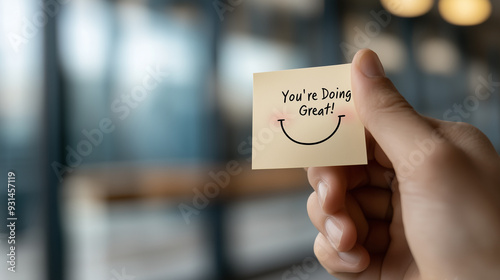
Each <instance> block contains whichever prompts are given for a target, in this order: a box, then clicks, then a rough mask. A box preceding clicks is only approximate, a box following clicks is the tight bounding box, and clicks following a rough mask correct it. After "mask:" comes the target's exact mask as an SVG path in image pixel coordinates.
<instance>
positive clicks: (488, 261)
mask: <svg viewBox="0 0 500 280" xmlns="http://www.w3.org/2000/svg"><path fill="white" fill-rule="evenodd" d="M352 90H353V98H354V102H355V104H356V109H357V111H358V113H359V115H360V118H361V121H362V122H363V124H364V126H365V128H366V135H367V136H366V141H367V148H368V159H369V163H368V165H364V166H335V167H311V168H308V170H307V175H308V178H309V182H310V184H311V186H312V187H313V188H314V190H315V191H314V192H313V193H312V194H311V196H310V197H309V200H308V202H307V209H308V213H309V217H310V219H311V221H312V223H313V224H314V226H315V227H316V228H317V229H318V230H319V234H318V236H317V238H316V241H315V244H314V251H315V254H316V256H317V258H318V260H319V261H320V263H321V264H322V265H323V267H324V268H325V269H326V270H327V271H328V272H330V274H332V275H334V276H335V277H337V278H338V279H370V280H372V279H389V280H398V279H439V280H443V279H447V280H465V279H500V157H499V155H498V154H497V153H496V151H495V149H494V147H493V145H492V144H491V142H490V141H489V140H488V138H487V137H486V136H485V135H484V134H482V133H481V132H480V131H479V130H478V129H477V128H475V127H473V126H471V125H469V124H465V123H453V122H445V121H440V120H436V119H431V118H427V117H424V116H421V115H419V114H418V113H417V112H416V111H415V110H414V109H413V108H412V107H411V106H410V105H409V104H408V102H406V100H405V99H404V98H403V97H402V96H401V95H400V94H399V93H398V91H397V90H396V88H395V87H394V86H393V84H392V82H391V81H390V80H389V79H387V78H386V77H385V74H384V70H383V67H382V64H381V63H380V61H379V59H378V57H377V55H376V54H375V53H374V52H372V51H370V50H366V49H365V50H361V51H359V52H358V53H357V54H356V56H355V57H354V59H353V64H352Z"/></svg>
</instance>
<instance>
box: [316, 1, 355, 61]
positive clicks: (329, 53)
mask: <svg viewBox="0 0 500 280" xmlns="http://www.w3.org/2000/svg"><path fill="white" fill-rule="evenodd" d="M324 9H325V10H324V15H323V46H322V48H323V50H322V54H323V55H322V60H323V61H322V62H321V63H320V64H323V65H332V64H339V63H341V62H342V61H343V57H342V53H341V51H340V43H341V41H342V33H341V31H340V26H341V20H342V19H341V17H342V16H341V15H342V12H341V9H342V5H341V3H340V1H339V0H325V2H324ZM349 62H350V61H349Z"/></svg>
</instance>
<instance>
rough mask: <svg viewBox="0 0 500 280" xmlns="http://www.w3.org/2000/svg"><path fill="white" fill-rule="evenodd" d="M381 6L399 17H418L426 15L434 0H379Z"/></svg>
mask: <svg viewBox="0 0 500 280" xmlns="http://www.w3.org/2000/svg"><path fill="white" fill-rule="evenodd" d="M380 2H381V3H382V6H384V8H385V9H386V10H387V11H389V12H391V13H392V14H394V15H396V16H400V17H418V16H421V15H424V14H425V13H427V12H428V11H429V10H430V9H431V8H432V5H433V4H434V0H380Z"/></svg>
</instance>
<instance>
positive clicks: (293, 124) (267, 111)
mask: <svg viewBox="0 0 500 280" xmlns="http://www.w3.org/2000/svg"><path fill="white" fill-rule="evenodd" d="M353 94H354V93H353V92H352V89H351V64H343V65H334V66H324V67H313V68H303V69H293V70H284V71H275V72H265V73H254V76H253V123H252V125H253V127H252V129H253V132H252V168H253V169H271V168H296V167H312V166H334V165H359V164H366V163H367V156H366V142H365V131H364V127H363V124H362V123H361V121H360V120H359V117H358V114H357V112H356V109H355V106H354V100H353Z"/></svg>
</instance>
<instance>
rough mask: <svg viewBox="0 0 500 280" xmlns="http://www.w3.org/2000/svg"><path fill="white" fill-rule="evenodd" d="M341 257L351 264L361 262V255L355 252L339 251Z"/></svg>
mask: <svg viewBox="0 0 500 280" xmlns="http://www.w3.org/2000/svg"><path fill="white" fill-rule="evenodd" d="M338 255H339V258H340V259H341V260H343V261H345V262H346V263H349V264H357V263H359V256H358V255H356V253H355V252H338Z"/></svg>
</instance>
